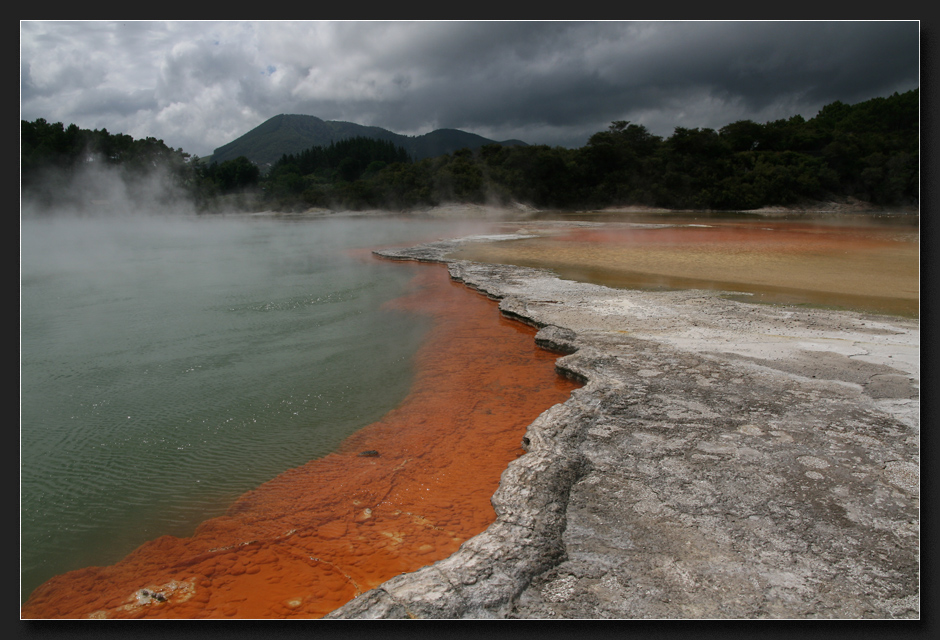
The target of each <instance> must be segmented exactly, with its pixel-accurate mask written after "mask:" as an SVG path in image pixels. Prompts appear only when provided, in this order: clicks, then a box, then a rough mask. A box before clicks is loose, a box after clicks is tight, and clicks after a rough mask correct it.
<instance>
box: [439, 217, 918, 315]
mask: <svg viewBox="0 0 940 640" xmlns="http://www.w3.org/2000/svg"><path fill="white" fill-rule="evenodd" d="M544 233H545V235H542V236H541V237H538V238H532V239H526V240H518V241H510V242H497V243H479V244H473V245H469V246H467V247H466V248H465V249H463V250H461V251H460V252H459V253H456V254H454V255H453V256H452V257H455V258H459V259H467V260H476V261H480V262H493V263H502V264H517V265H522V266H533V267H546V268H550V269H553V270H555V271H556V272H557V273H558V274H559V275H560V276H561V277H563V278H568V279H573V280H580V281H587V282H595V283H597V284H604V285H607V286H614V287H624V288H673V289H682V288H709V289H719V290H727V291H737V292H743V293H747V294H752V295H750V296H748V298H747V299H750V300H753V301H755V302H770V303H786V304H805V305H813V306H833V307H842V308H850V309H856V310H863V311H875V312H880V313H890V314H898V315H905V316H913V317H916V316H917V315H918V309H919V237H918V233H917V229H916V228H911V227H905V228H895V227H884V226H881V227H867V226H851V227H848V226H833V225H815V224H807V223H794V222H783V221H767V220H756V221H735V222H723V221H719V222H710V223H708V224H707V225H702V224H689V223H681V222H675V223H674V224H671V225H669V226H665V225H663V226H656V227H652V228H650V227H642V226H638V225H623V224H620V225H617V224H613V225H604V226H601V227H590V228H587V229H574V230H568V231H565V232H563V233H558V232H557V231H554V232H553V231H550V230H546V231H544Z"/></svg>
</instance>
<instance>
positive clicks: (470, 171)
mask: <svg viewBox="0 0 940 640" xmlns="http://www.w3.org/2000/svg"><path fill="white" fill-rule="evenodd" d="M919 113H920V112H919V95H918V90H916V89H915V90H912V91H909V92H906V93H904V94H898V93H895V94H894V95H892V96H889V97H886V98H874V99H872V100H868V101H865V102H861V103H858V104H855V105H848V104H844V103H842V102H834V103H832V104H829V105H827V106H825V107H824V108H823V109H822V110H821V111H820V112H819V113H818V114H817V115H816V116H815V117H814V118H812V119H810V120H805V119H804V118H803V117H801V116H793V117H791V118H789V119H782V120H776V121H772V122H766V123H763V124H761V123H757V122H753V121H750V120H740V121H737V122H733V123H730V124H728V125H726V126H724V127H722V128H720V129H718V130H717V131H716V130H714V129H708V128H701V129H699V128H695V129H687V128H683V127H676V129H675V131H674V132H673V134H672V135H671V136H669V137H668V138H663V137H661V136H657V135H653V134H652V133H650V132H649V131H648V130H647V129H646V128H645V127H644V126H642V125H638V124H634V123H630V122H626V121H616V122H613V123H612V124H611V125H610V126H609V127H608V129H607V130H606V131H600V132H598V133H595V134H594V135H593V136H591V138H590V139H589V140H588V142H587V144H586V145H584V146H583V147H581V148H578V149H566V148H562V147H549V146H545V145H531V146H502V145H500V144H489V145H485V146H483V147H480V148H478V149H476V150H473V151H471V150H469V149H461V150H459V151H455V152H454V153H452V154H446V155H442V156H438V157H433V158H426V159H424V160H421V161H419V162H413V161H411V159H410V157H409V155H408V153H407V152H406V151H405V150H404V149H402V148H401V147H396V146H395V145H394V144H393V143H391V142H388V141H381V140H373V139H369V138H362V137H359V138H353V139H349V140H343V141H340V142H338V143H335V144H332V143H331V144H330V145H329V146H328V147H320V146H317V147H311V148H310V149H307V150H305V151H303V152H300V153H295V154H285V155H284V156H282V157H281V159H280V160H278V161H277V162H276V163H274V165H273V166H272V167H271V169H270V171H268V172H267V173H266V174H264V175H262V173H261V171H260V170H259V169H258V167H256V166H255V165H253V164H252V163H251V162H250V161H248V160H247V159H246V158H245V157H239V158H236V159H234V160H227V161H225V162H223V163H221V164H216V163H209V164H207V163H205V162H203V161H200V160H199V159H198V158H195V157H190V156H189V155H188V154H186V153H185V152H183V151H182V149H178V150H175V151H174V150H173V149H170V148H168V147H166V145H164V144H163V142H162V141H160V140H155V139H153V138H147V139H145V140H133V139H131V138H130V137H129V136H124V135H121V134H117V135H114V134H109V133H108V132H107V131H106V130H101V131H97V130H96V131H87V130H82V129H79V128H78V127H76V126H75V125H70V126H69V127H67V128H66V127H63V125H62V124H61V123H56V124H49V123H47V122H46V121H45V120H42V119H40V120H37V121H35V122H32V123H29V122H26V121H23V122H22V137H21V164H20V166H21V184H22V187H23V193H24V198H25V197H27V196H31V197H39V198H46V200H53V199H54V195H50V193H49V190H48V189H46V188H44V187H42V186H41V185H42V184H43V182H42V177H43V176H45V175H48V173H49V171H50V170H51V169H54V170H55V171H58V172H60V173H62V172H64V173H66V174H68V173H69V172H75V171H78V170H79V169H80V168H82V167H87V165H88V164H89V163H92V162H98V163H99V164H107V165H113V166H115V167H119V168H120V171H121V175H122V176H124V177H125V178H126V179H132V178H133V177H134V176H139V175H142V174H143V173H144V172H147V171H154V170H157V169H159V170H160V172H161V174H162V175H163V176H164V177H165V179H166V180H168V181H169V182H170V183H171V184H172V185H173V186H174V187H175V188H176V189H177V190H178V191H177V192H178V193H182V194H185V195H187V196H188V197H189V198H191V200H192V201H193V202H195V203H197V206H198V207H199V208H200V209H201V210H207V211H211V210H215V209H218V208H219V207H218V201H219V199H220V198H224V197H225V196H227V195H228V196H231V195H232V194H242V195H245V194H248V195H250V196H251V197H250V198H249V199H247V200H242V202H243V203H247V204H244V206H255V207H257V206H262V207H264V208H273V209H280V210H303V209H306V208H309V207H327V208H337V209H339V208H342V209H366V208H380V207H384V208H391V209H396V210H397V209H410V208H416V207H426V206H433V205H437V204H441V203H445V202H468V203H481V204H483V203H509V202H522V203H526V204H530V205H533V206H535V207H538V208H557V209H593V208H602V207H608V206H617V205H649V206H655V207H664V208H671V209H719V210H748V209H756V208H759V207H762V206H773V205H795V204H799V203H801V202H807V201H814V200H824V199H829V198H843V197H846V196H852V197H855V198H858V199H859V200H863V201H867V202H872V203H874V204H876V205H882V206H888V207H890V206H906V205H916V204H917V203H918V194H919V146H920V144H919V139H920V131H919V121H920V118H919Z"/></svg>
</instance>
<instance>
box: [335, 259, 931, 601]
mask: <svg viewBox="0 0 940 640" xmlns="http://www.w3.org/2000/svg"><path fill="white" fill-rule="evenodd" d="M457 246H459V242H458V241H442V242H440V243H433V244H432V245H425V246H421V247H416V248H413V249H407V250H396V251H395V252H394V257H396V258H397V259H417V260H434V261H443V262H448V263H449V270H450V273H451V276H452V277H453V278H455V279H456V280H459V281H461V282H464V283H465V284H466V285H467V286H470V287H472V288H474V289H477V290H479V291H481V292H483V293H485V294H487V295H489V296H490V297H492V298H494V299H497V300H499V301H500V309H501V310H502V312H503V313H504V314H505V315H507V316H510V317H514V318H517V319H519V320H521V321H524V322H527V323H529V324H531V325H533V326H536V327H539V328H540V330H539V332H538V333H537V334H536V341H537V343H538V344H539V345H540V346H543V347H545V348H547V349H551V350H553V351H558V352H560V353H567V354H568V355H565V356H563V357H560V358H559V359H558V360H557V362H556V367H557V368H558V370H559V372H560V373H562V374H564V375H568V376H571V377H574V378H577V379H580V380H582V381H584V382H585V386H584V387H582V388H580V389H578V390H576V391H574V392H573V393H572V394H571V397H570V399H569V400H568V401H566V402H564V403H562V404H559V405H555V406H554V407H551V408H549V409H548V410H547V411H545V412H544V413H543V414H542V415H541V416H539V418H538V419H536V420H535V421H534V422H533V423H532V424H531V425H530V426H529V428H528V430H527V432H526V435H525V437H524V439H523V446H524V447H525V449H526V451H527V452H528V453H527V454H526V455H524V456H522V457H520V458H518V459H517V460H515V461H513V462H512V463H511V464H510V465H509V466H508V468H507V469H506V471H505V472H504V473H503V475H502V478H501V482H500V486H499V489H498V490H497V492H496V494H495V495H494V496H493V499H492V502H493V506H494V508H495V510H496V513H497V519H496V522H495V523H494V524H493V525H492V526H490V527H489V528H488V529H487V530H486V531H484V532H483V533H481V534H479V535H478V536H476V537H474V538H472V539H470V540H468V541H466V542H465V543H464V544H463V545H462V546H461V548H460V549H459V550H458V551H457V552H456V553H455V554H453V555H452V556H450V557H448V558H446V559H444V560H441V561H439V562H436V563H434V564H433V565H430V566H428V567H424V568H422V569H420V570H418V571H415V572H413V573H411V574H404V575H401V576H398V577H396V578H394V579H392V580H390V581H388V582H387V583H385V584H383V585H381V586H380V587H378V588H377V589H375V590H373V591H370V592H368V593H366V594H363V595H362V596H360V597H359V598H357V599H355V600H353V601H352V602H350V603H348V604H347V605H345V606H344V607H341V608H340V609H338V610H336V611H335V612H333V613H331V614H330V616H328V617H331V618H357V617H358V618H377V617H389V618H402V617H419V618H493V617H496V618H917V617H919V616H920V570H919V556H920V531H919V526H920V524H919V523H920V516H919V509H920V504H919V483H920V479H919V468H920V449H919V406H920V405H919V391H918V389H919V376H920V373H919V360H920V357H919V350H920V334H919V327H918V325H917V322H916V321H910V320H905V319H899V318H891V317H880V316H872V315H870V314H869V315H862V314H854V313H850V312H839V311H831V310H826V311H821V310H804V309H794V308H786V307H771V306H765V305H748V304H745V303H742V302H736V301H733V300H729V299H726V298H725V297H722V295H721V292H710V291H675V292H640V291H623V290H614V289H608V288H606V287H600V286H596V285H590V284H585V283H578V282H571V281H565V280H560V279H559V278H557V277H556V276H555V275H554V274H552V273H551V272H548V271H544V270H538V269H528V268H519V267H512V266H505V265H485V264H479V263H470V262H462V261H460V262H458V261H449V260H448V258H447V253H448V252H450V251H453V249H454V248H455V247H457ZM386 253H389V254H390V253H392V252H383V254H386Z"/></svg>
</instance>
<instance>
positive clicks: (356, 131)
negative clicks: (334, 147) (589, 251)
mask: <svg viewBox="0 0 940 640" xmlns="http://www.w3.org/2000/svg"><path fill="white" fill-rule="evenodd" d="M357 136H361V137H364V138H373V139H376V140H385V141H388V142H391V143H393V144H395V145H396V146H400V147H403V148H404V149H405V150H406V151H407V152H408V154H409V155H410V156H411V157H412V158H413V159H414V160H423V159H424V158H431V157H434V156H440V155H444V154H445V153H453V152H454V151H457V150H458V149H463V148H469V149H477V148H479V147H482V146H483V145H487V144H500V145H503V146H517V145H518V146H528V144H527V143H526V142H523V141H521V140H504V141H497V140H490V139H489V138H484V137H483V136H481V135H477V134H475V133H469V132H466V131H461V130H460V129H435V130H434V131H430V132H428V133H425V134H422V135H420V136H406V135H403V134H400V133H395V132H393V131H389V130H388V129H383V128H382V127H375V126H369V125H361V124H357V123H355V122H346V121H343V120H323V119H321V118H318V117H316V116H310V115H302V114H284V113H282V114H279V115H276V116H274V117H272V118H269V119H267V120H265V121H264V122H262V123H261V124H260V125H258V126H257V127H255V128H254V129H252V130H251V131H249V132H247V133H245V134H244V135H242V136H239V137H238V138H236V139H235V140H232V141H231V142H229V143H227V144H224V145H222V146H221V147H218V148H216V149H215V150H214V151H213V153H212V155H211V156H210V157H209V158H207V160H208V161H210V162H218V163H222V162H225V161H226V160H234V159H235V158H237V157H239V156H245V157H246V158H248V159H249V160H251V161H252V162H253V163H255V164H257V165H259V166H261V167H265V166H266V165H271V164H274V163H275V162H276V161H277V160H279V159H280V158H281V156H283V155H284V154H294V153H300V152H301V151H305V150H306V149H309V148H310V147H315V146H321V147H326V146H329V145H330V143H331V142H339V141H340V140H345V139H348V138H355V137H357Z"/></svg>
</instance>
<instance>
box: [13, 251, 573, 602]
mask: <svg viewBox="0 0 940 640" xmlns="http://www.w3.org/2000/svg"><path fill="white" fill-rule="evenodd" d="M413 268H415V269H416V271H417V275H416V276H415V279H414V281H413V283H412V286H413V292H412V293H410V294H409V295H408V296H406V297H403V298H399V299H397V300H394V301H392V302H391V303H390V306H391V307H393V308H395V309H400V310H406V311H408V312H412V313H422V314H430V315H431V316H432V318H433V325H432V328H431V329H430V331H429V334H428V337H427V339H426V341H425V343H424V345H423V346H422V348H421V349H420V351H419V352H418V355H417V356H416V361H415V368H416V373H415V380H414V383H413V386H412V389H411V392H410V393H409V395H408V396H407V398H406V399H405V400H404V401H403V402H402V404H401V405H400V406H398V407H397V408H396V409H394V410H392V411H391V412H389V413H388V414H387V415H385V416H384V417H383V418H382V420H380V421H379V422H376V423H374V424H371V425H369V426H367V427H365V428H363V429H362V430H360V431H358V432H356V433H355V434H354V435H352V436H351V437H349V438H348V439H347V440H345V441H344V443H343V445H342V447H341V448H340V450H339V451H337V452H336V453H332V454H330V455H327V456H325V457H324V458H321V459H318V460H313V461H311V462H309V463H307V464H305V465H303V466H301V467H297V468H295V469H291V470H289V471H286V472H285V473H282V474H281V475H279V476H277V477H276V478H274V479H273V480H271V481H269V482H267V483H265V484H263V485H261V486H260V487H258V488H257V489H255V490H253V491H249V492H248V493H246V494H245V495H243V496H241V497H240V498H239V499H238V500H237V501H236V502H235V503H234V504H233V505H232V506H231V508H230V509H229V510H228V512H227V513H226V514H225V515H223V516H220V517H217V518H212V519H210V520H207V521H205V522H204V523H202V524H201V525H199V527H197V529H196V531H195V532H194V534H193V536H192V537H189V538H176V537H173V536H162V537H160V538H157V539H156V540H153V541H151V542H148V543H146V544H143V545H141V546H140V547H139V548H138V549H137V550H135V551H134V552H132V553H131V554H130V555H128V556H127V557H126V558H124V559H123V560H121V561H120V562H118V563H117V564H114V565H111V566H108V567H88V568H85V569H80V570H77V571H71V572H69V573H65V574H62V575H59V576H56V577H54V578H52V579H51V580H49V581H47V582H46V583H44V584H43V585H41V586H40V587H39V588H37V589H36V590H35V591H34V592H33V593H32V595H31V596H30V598H29V600H28V601H27V602H26V604H25V605H23V607H22V610H21V615H22V617H23V618H254V619H258V618H318V617H321V616H323V615H325V614H327V613H329V612H330V611H333V610H334V609H336V608H338V607H340V606H341V605H343V604H345V603H346V602H348V601H349V600H351V599H353V598H354V597H356V596H358V595H359V594H361V593H364V592H365V591H367V590H369V589H371V588H373V587H376V586H378V585H379V584H381V583H382V582H384V581H386V580H388V579H390V578H393V577H394V576H396V575H398V574H400V573H403V572H409V571H414V570H416V569H419V568H421V567H423V566H426V565H428V564H431V563H433V562H435V561H437V560H440V559H443V558H446V557H447V556H449V555H450V554H452V553H453V552H454V551H456V550H457V548H458V547H459V546H460V544H461V543H462V542H463V541H464V540H467V539H468V538H471V537H472V536H474V535H476V534H478V533H480V532H482V531H483V530H484V529H486V527H487V526H489V525H490V524H491V523H492V522H493V521H495V519H496V514H495V512H494V511H493V507H492V506H491V504H490V497H491V496H492V495H493V493H494V492H495V490H496V488H497V487H498V485H499V478H500V474H501V473H502V472H503V470H504V469H505V468H506V466H507V465H508V464H509V462H511V461H512V460H514V459H515V458H517V457H519V456H521V455H523V454H524V451H523V449H522V448H521V444H520V442H521V439H522V437H523V435H524V434H525V430H526V427H527V426H528V425H529V423H531V422H532V421H533V420H534V419H535V418H536V417H537V416H538V415H539V414H540V413H541V412H543V411H544V410H545V409H547V408H548V407H550V406H552V405H554V404H557V403H559V402H563V401H565V400H566V399H567V398H568V396H569V394H570V393H571V391H572V390H573V389H575V388H577V387H578V386H579V385H578V383H576V382H573V381H571V380H568V379H566V378H563V377H562V376H560V375H558V373H556V371H555V367H554V362H555V359H556V358H557V357H558V355H557V354H552V353H550V352H547V351H544V350H541V349H539V348H538V347H536V346H535V341H534V334H535V329H533V328H532V327H529V326H526V325H524V324H522V323H519V322H516V321H512V320H508V319H506V318H504V317H502V316H501V315H500V313H499V309H498V307H497V305H496V303H495V302H493V301H492V300H489V299H487V298H486V297H484V296H482V295H480V294H478V293H475V292H472V291H470V290H468V289H467V288H466V287H464V286H463V285H460V284H457V283H455V282H452V281H451V280H450V278H449V277H448V273H447V270H446V268H444V267H443V266H441V265H433V266H415V267H413ZM390 338H393V337H392V336H390Z"/></svg>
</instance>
